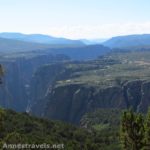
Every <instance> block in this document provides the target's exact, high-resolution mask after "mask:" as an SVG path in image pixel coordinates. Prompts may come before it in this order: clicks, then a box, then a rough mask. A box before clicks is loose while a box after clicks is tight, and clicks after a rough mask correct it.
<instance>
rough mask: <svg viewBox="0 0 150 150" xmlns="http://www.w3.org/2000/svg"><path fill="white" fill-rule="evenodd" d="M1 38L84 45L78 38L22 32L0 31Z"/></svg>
mask: <svg viewBox="0 0 150 150" xmlns="http://www.w3.org/2000/svg"><path fill="white" fill-rule="evenodd" d="M0 37H1V38H6V39H14V40H20V41H24V42H34V43H40V44H55V45H56V44H59V45H60V44H61V45H84V44H83V42H81V41H80V40H70V39H66V38H56V37H52V36H48V35H42V34H22V33H9V32H4V33H0Z"/></svg>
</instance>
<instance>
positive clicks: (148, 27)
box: [41, 22, 150, 39]
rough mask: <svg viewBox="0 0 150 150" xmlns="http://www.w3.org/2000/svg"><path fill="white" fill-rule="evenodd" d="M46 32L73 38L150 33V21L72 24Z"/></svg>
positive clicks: (46, 31) (46, 32)
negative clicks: (89, 24) (92, 24)
mask: <svg viewBox="0 0 150 150" xmlns="http://www.w3.org/2000/svg"><path fill="white" fill-rule="evenodd" d="M41 32H44V33H45V34H49V35H53V36H57V37H67V38H71V39H81V38H86V39H93V38H109V37H112V36H118V35H128V34H143V33H150V22H145V23H126V24H121V23H120V24H105V25H104V24H103V25H99V26H88V25H87V26H72V27H67V26H64V27H50V28H48V29H46V30H45V31H41Z"/></svg>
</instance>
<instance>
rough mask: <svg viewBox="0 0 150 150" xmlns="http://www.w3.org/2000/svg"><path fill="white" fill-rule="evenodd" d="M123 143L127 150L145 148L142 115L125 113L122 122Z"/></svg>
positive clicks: (130, 112) (131, 112)
mask: <svg viewBox="0 0 150 150" xmlns="http://www.w3.org/2000/svg"><path fill="white" fill-rule="evenodd" d="M121 141H122V144H123V148H124V149H125V150H141V149H142V148H143V147H144V119H143V116H142V115H141V114H136V113H134V112H133V111H131V110H130V111H125V112H124V113H123V116H122V122H121Z"/></svg>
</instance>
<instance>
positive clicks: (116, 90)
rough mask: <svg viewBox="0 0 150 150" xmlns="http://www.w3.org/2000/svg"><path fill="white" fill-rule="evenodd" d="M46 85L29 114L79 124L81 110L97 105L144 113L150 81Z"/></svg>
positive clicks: (147, 103) (86, 110)
mask: <svg viewBox="0 0 150 150" xmlns="http://www.w3.org/2000/svg"><path fill="white" fill-rule="evenodd" d="M58 70H59V71H60V69H58ZM57 73H58V72H57ZM58 74H59V73H58ZM68 82H69V81H68ZM47 83H48V82H47ZM48 85H49V84H47V87H48V90H47V93H45V95H43V98H42V97H40V99H38V101H36V103H34V104H33V105H32V107H31V113H33V114H35V115H37V116H42V117H46V118H50V119H56V120H63V121H67V122H71V123H79V122H80V119H81V118H82V116H83V115H84V114H85V113H87V112H91V111H94V110H96V109H97V108H117V109H125V108H130V107H132V108H133V109H134V110H135V111H142V112H146V111H147V109H148V106H149V105H150V94H149V93H150V82H148V81H145V80H132V81H125V82H124V83H122V85H113V86H107V87H101V86H98V85H90V84H82V83H68V84H63V85H57V84H56V85H55V84H54V85H53V86H51V85H50V86H48ZM42 90H43V89H42ZM42 90H41V91H42Z"/></svg>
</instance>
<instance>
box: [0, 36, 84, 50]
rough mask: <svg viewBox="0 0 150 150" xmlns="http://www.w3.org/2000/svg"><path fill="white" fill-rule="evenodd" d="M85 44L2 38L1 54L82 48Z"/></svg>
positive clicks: (0, 39)
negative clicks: (45, 42)
mask: <svg viewBox="0 0 150 150" xmlns="http://www.w3.org/2000/svg"><path fill="white" fill-rule="evenodd" d="M82 46H84V45H83V44H77V43H73V42H72V44H71V43H70V44H63V43H59V44H42V43H36V42H27V41H21V40H18V39H8V38H0V52H23V51H24V52H26V51H32V50H43V49H50V48H66V47H82Z"/></svg>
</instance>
